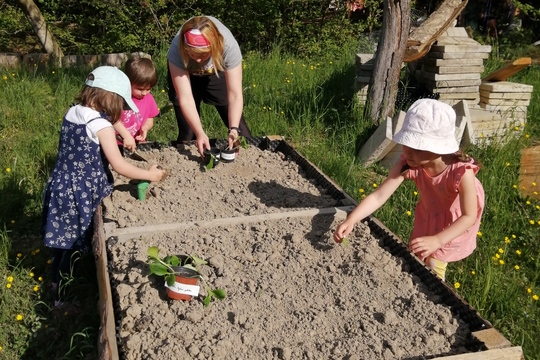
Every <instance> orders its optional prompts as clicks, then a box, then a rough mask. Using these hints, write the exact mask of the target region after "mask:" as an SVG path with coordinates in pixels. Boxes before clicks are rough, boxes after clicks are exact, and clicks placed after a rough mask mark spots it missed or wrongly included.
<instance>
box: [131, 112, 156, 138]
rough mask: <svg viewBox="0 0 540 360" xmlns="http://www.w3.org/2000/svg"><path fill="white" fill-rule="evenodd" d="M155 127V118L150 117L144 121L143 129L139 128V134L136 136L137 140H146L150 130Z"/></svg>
mask: <svg viewBox="0 0 540 360" xmlns="http://www.w3.org/2000/svg"><path fill="white" fill-rule="evenodd" d="M153 127H154V118H148V119H146V121H145V122H144V124H143V125H142V126H141V129H140V130H139V134H138V135H137V136H135V140H137V141H146V136H147V135H148V131H150V129H152V128H153Z"/></svg>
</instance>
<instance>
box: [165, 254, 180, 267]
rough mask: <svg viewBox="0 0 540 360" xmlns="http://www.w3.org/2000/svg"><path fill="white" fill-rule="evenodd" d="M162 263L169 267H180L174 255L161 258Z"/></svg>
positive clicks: (178, 260)
mask: <svg viewBox="0 0 540 360" xmlns="http://www.w3.org/2000/svg"><path fill="white" fill-rule="evenodd" d="M163 262H164V263H166V264H168V265H171V266H178V265H180V259H179V258H178V256H176V255H168V256H165V257H164V258H163Z"/></svg>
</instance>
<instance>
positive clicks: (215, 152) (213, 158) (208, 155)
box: [204, 147, 221, 168]
mask: <svg viewBox="0 0 540 360" xmlns="http://www.w3.org/2000/svg"><path fill="white" fill-rule="evenodd" d="M220 155H221V151H220V150H219V149H218V148H217V147H211V148H210V150H208V149H204V166H208V164H210V162H212V168H215V167H216V166H217V165H218V164H219V161H220Z"/></svg>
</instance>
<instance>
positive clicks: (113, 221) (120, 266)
mask: <svg viewBox="0 0 540 360" xmlns="http://www.w3.org/2000/svg"><path fill="white" fill-rule="evenodd" d="M145 157H148V158H151V159H152V160H150V161H151V162H152V161H156V162H157V163H159V164H161V165H162V166H163V167H165V168H166V169H167V170H168V176H167V178H166V179H165V180H164V181H163V182H161V183H153V184H151V186H150V192H149V196H148V197H147V199H146V200H144V201H139V200H138V199H137V198H136V196H137V195H136V184H135V183H133V182H131V183H130V182H129V180H128V179H125V178H123V177H121V176H117V179H116V186H115V191H114V192H113V194H112V195H111V197H109V198H108V199H106V201H105V202H104V205H105V209H104V210H105V212H104V218H105V221H108V222H109V224H106V225H108V226H109V228H111V227H112V228H113V229H116V230H122V229H124V230H125V229H129V228H133V229H137V227H140V228H139V229H144V228H148V227H155V226H157V225H159V224H169V223H175V222H176V223H189V226H185V227H181V228H178V229H176V230H174V231H169V232H167V231H155V232H151V233H146V234H144V235H142V236H140V235H137V234H136V233H134V234H133V236H131V237H126V236H124V237H110V238H109V239H108V240H107V247H108V250H109V256H110V259H109V261H110V267H109V268H110V270H109V271H110V276H111V282H112V287H113V289H114V294H115V298H116V299H115V314H116V317H117V318H118V322H119V324H118V330H119V334H118V336H119V338H118V339H119V342H118V343H119V349H120V351H121V355H122V357H123V358H125V359H164V360H165V359H187V358H191V359H350V360H352V359H367V360H369V359H423V358H424V357H429V356H435V355H438V356H442V355H449V354H460V353H467V352H469V350H467V348H466V346H467V344H468V343H469V342H470V330H469V327H468V325H467V324H466V323H465V322H464V321H463V320H461V319H460V318H459V317H457V316H456V315H454V314H452V313H451V311H450V309H449V308H448V307H447V306H446V305H444V304H441V303H440V302H439V300H440V299H438V298H437V297H436V296H432V295H430V292H429V291H428V287H427V286H426V285H425V284H424V283H423V282H422V281H421V280H420V279H419V278H418V277H417V276H415V275H412V274H410V273H408V272H406V271H405V270H404V269H405V268H406V266H403V259H401V258H399V257H395V256H392V255H391V254H390V253H388V252H387V251H386V250H385V249H384V248H383V247H382V246H381V245H380V241H379V239H377V238H376V237H374V236H373V235H372V234H370V230H369V228H368V227H367V226H366V225H364V224H359V225H358V226H357V227H356V229H355V231H354V232H353V233H352V234H351V236H350V237H349V241H350V243H349V245H346V246H344V245H338V244H335V243H334V242H333V240H332V233H333V230H334V229H335V227H336V225H337V224H338V222H339V221H340V219H339V215H336V216H334V215H317V216H311V217H310V216H299V217H295V216H284V217H282V218H279V215H278V213H285V212H291V211H300V210H305V209H314V208H318V209H321V208H328V207H335V206H339V205H340V201H339V199H338V200H336V199H334V198H333V197H332V196H330V195H329V194H327V193H326V190H325V189H323V188H321V187H320V186H318V185H317V183H316V181H315V180H310V179H307V177H306V176H305V174H304V171H303V169H302V168H300V167H299V166H298V165H297V164H296V163H295V162H293V161H291V160H290V159H288V157H287V156H285V155H284V154H282V153H280V152H273V151H269V150H260V149H258V148H257V147H255V146H250V147H249V148H248V149H242V150H241V151H240V154H239V157H238V158H237V159H236V160H235V161H234V162H232V163H228V164H224V163H223V164H219V165H218V166H217V167H216V168H214V169H212V170H208V171H206V170H205V169H204V168H203V167H202V166H201V161H200V159H199V157H198V155H197V152H196V150H195V148H194V147H192V146H185V147H183V148H182V149H179V150H177V149H175V148H171V147H167V148H164V149H162V150H153V151H152V152H148V153H145ZM130 161H131V160H130ZM137 164H138V166H145V164H143V163H140V162H137ZM152 194H153V195H152ZM263 214H276V216H275V217H273V218H270V217H268V218H265V217H264V216H263ZM239 217H243V218H241V220H245V221H239V222H238V221H237V222H231V223H230V224H228V225H227V222H226V221H217V220H216V219H220V218H221V220H223V219H226V218H237V219H238V218H239ZM213 222H214V223H216V224H217V225H216V226H212V223H213ZM113 232H114V231H113ZM150 246H158V247H159V248H160V255H162V256H165V255H169V254H175V255H187V254H196V255H198V256H200V257H203V258H205V259H207V260H208V261H209V264H208V265H206V266H202V267H201V273H202V275H203V276H204V278H205V279H206V280H207V282H208V284H210V286H211V287H212V288H214V287H217V288H221V289H223V290H225V291H226V293H227V297H226V298H225V299H224V300H223V301H217V300H213V301H212V302H211V304H210V306H208V307H204V305H203V303H202V297H203V296H204V295H206V288H205V287H204V285H203V284H201V282H200V285H201V290H200V292H201V295H202V296H201V295H199V297H196V298H193V299H192V300H190V301H181V300H180V301H178V300H169V299H168V298H167V295H166V291H165V288H164V281H163V279H162V278H159V277H156V276H155V275H152V276H148V265H147V264H146V251H147V249H148V248H149V247H150Z"/></svg>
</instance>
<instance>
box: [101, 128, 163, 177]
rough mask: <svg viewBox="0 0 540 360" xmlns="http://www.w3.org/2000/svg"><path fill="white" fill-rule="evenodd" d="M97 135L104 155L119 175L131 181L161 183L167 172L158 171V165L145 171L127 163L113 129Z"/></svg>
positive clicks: (104, 129)
mask: <svg viewBox="0 0 540 360" xmlns="http://www.w3.org/2000/svg"><path fill="white" fill-rule="evenodd" d="M96 135H97V137H98V139H99V143H100V146H101V149H102V150H103V153H104V154H105V156H106V157H107V160H108V161H109V163H110V164H111V166H112V168H113V169H114V171H116V172H117V173H119V174H121V175H124V176H127V177H129V178H131V179H138V180H149V181H160V180H161V178H162V177H163V175H165V170H161V169H158V168H157V165H152V167H150V169H148V170H145V169H141V168H138V167H136V166H135V165H132V164H130V163H128V162H127V161H125V160H124V158H123V157H122V154H120V150H118V146H117V145H116V137H115V134H114V130H113V128H111V127H106V128H103V129H101V130H99V131H98V132H97V133H96Z"/></svg>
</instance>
